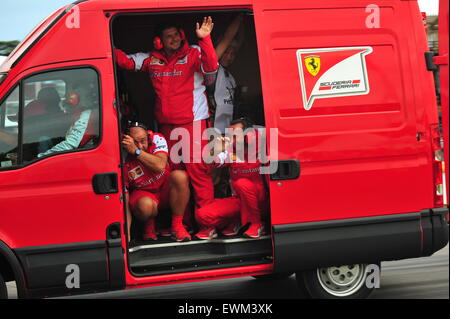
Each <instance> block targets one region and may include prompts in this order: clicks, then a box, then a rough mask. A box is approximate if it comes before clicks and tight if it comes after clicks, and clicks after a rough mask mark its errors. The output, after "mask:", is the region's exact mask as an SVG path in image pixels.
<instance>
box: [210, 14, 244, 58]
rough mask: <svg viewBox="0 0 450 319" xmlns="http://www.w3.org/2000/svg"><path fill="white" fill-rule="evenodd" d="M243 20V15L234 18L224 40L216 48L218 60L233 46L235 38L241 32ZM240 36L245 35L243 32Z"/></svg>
mask: <svg viewBox="0 0 450 319" xmlns="http://www.w3.org/2000/svg"><path fill="white" fill-rule="evenodd" d="M242 20H243V15H242V14H239V15H238V16H237V17H236V18H234V20H233V22H231V24H230V25H229V26H228V28H227V30H226V31H225V33H224V35H223V38H222V40H220V42H219V44H218V45H217V46H216V54H217V58H218V59H220V58H221V57H222V54H223V53H224V52H225V51H226V50H227V48H228V46H229V45H230V44H231V42H232V41H233V39H234V38H235V36H236V34H237V33H238V31H239V28H240V26H241V23H242ZM240 34H243V32H241V33H240Z"/></svg>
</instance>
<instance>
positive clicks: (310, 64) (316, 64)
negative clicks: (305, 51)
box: [304, 55, 320, 76]
mask: <svg viewBox="0 0 450 319" xmlns="http://www.w3.org/2000/svg"><path fill="white" fill-rule="evenodd" d="M304 61H305V67H306V70H308V72H309V73H311V75H312V76H316V75H317V74H318V73H319V72H320V57H319V56H318V55H309V56H307V57H305V58H304Z"/></svg>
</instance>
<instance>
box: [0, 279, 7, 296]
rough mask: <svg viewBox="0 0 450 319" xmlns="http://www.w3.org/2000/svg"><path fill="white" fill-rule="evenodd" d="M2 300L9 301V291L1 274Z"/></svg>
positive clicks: (0, 292) (0, 289)
mask: <svg viewBox="0 0 450 319" xmlns="http://www.w3.org/2000/svg"><path fill="white" fill-rule="evenodd" d="M0 299H8V290H7V288H6V282H5V280H3V277H2V274H1V273H0Z"/></svg>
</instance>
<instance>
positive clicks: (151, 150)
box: [122, 122, 191, 242]
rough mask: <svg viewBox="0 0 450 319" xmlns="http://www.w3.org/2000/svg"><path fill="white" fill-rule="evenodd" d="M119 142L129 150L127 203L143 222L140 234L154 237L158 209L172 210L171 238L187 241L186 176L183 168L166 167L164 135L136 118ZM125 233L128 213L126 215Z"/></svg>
mask: <svg viewBox="0 0 450 319" xmlns="http://www.w3.org/2000/svg"><path fill="white" fill-rule="evenodd" d="M122 145H123V147H124V148H125V150H126V151H127V152H128V156H127V158H126V161H125V173H126V174H127V186H128V188H129V190H130V195H129V196H128V202H129V207H130V209H131V211H132V212H133V214H134V216H135V217H136V218H137V219H138V220H140V221H142V222H144V223H145V231H144V235H143V238H144V239H145V240H157V239H158V238H157V235H156V229H155V218H156V216H157V215H158V210H159V209H165V208H170V209H171V210H172V226H171V233H172V239H173V240H175V241H178V242H181V241H189V240H191V236H190V235H189V233H188V232H187V231H186V229H185V228H184V225H183V215H184V213H185V211H186V209H187V205H188V202H189V197H190V190H189V178H188V176H187V174H186V173H185V171H182V170H173V171H171V169H170V168H169V165H168V157H169V149H168V146H167V142H166V139H165V138H164V136H162V135H161V134H158V133H153V132H151V131H148V130H147V128H146V127H145V126H144V125H143V124H141V123H138V122H134V123H132V124H131V125H130V126H129V129H128V132H127V134H125V136H124V137H123V140H122ZM127 217H128V234H129V233H130V225H131V218H130V217H131V216H130V215H128V216H127Z"/></svg>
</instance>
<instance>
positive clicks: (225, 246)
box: [128, 236, 272, 276]
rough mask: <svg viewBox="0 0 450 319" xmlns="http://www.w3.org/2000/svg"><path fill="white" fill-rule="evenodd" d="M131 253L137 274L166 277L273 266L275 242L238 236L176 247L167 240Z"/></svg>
mask: <svg viewBox="0 0 450 319" xmlns="http://www.w3.org/2000/svg"><path fill="white" fill-rule="evenodd" d="M128 253H129V254H128V256H129V263H130V267H131V270H132V271H133V273H134V274H136V275H138V276H140V275H142V276H151V275H163V274H172V273H180V272H190V271H199V270H209V269H217V268H224V267H227V268H228V267H240V266H249V265H256V264H267V263H271V262H272V240H271V237H270V236H263V237H261V238H258V239H248V238H242V237H237V236H236V237H232V238H217V239H211V240H198V239H194V240H191V241H188V242H181V243H177V242H174V241H171V240H170V238H168V239H161V240H158V241H152V242H150V241H145V242H137V243H135V244H134V245H132V246H130V248H129V250H128Z"/></svg>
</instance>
